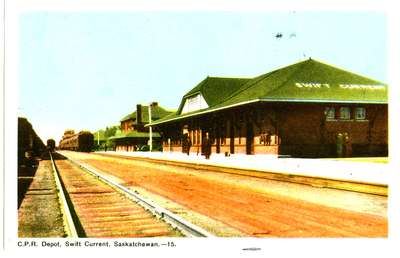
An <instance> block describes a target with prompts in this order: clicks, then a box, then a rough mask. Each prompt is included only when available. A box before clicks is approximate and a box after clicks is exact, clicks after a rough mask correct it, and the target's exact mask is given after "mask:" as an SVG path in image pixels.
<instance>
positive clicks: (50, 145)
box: [47, 139, 56, 152]
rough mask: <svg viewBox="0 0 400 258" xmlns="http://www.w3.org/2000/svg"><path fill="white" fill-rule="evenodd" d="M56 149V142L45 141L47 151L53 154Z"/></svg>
mask: <svg viewBox="0 0 400 258" xmlns="http://www.w3.org/2000/svg"><path fill="white" fill-rule="evenodd" d="M55 148H56V141H55V140H54V139H48V140H47V150H48V151H51V152H53V151H54V149H55Z"/></svg>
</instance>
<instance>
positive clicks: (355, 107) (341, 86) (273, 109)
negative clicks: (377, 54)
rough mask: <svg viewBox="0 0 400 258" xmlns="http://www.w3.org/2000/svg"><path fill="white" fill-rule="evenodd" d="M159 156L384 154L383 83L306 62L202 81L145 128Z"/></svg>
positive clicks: (385, 97)
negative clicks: (156, 137)
mask: <svg viewBox="0 0 400 258" xmlns="http://www.w3.org/2000/svg"><path fill="white" fill-rule="evenodd" d="M146 126H152V128H155V129H157V131H158V132H159V133H160V135H161V137H162V144H163V151H170V152H174V151H179V152H181V151H182V144H183V139H184V137H183V136H184V135H185V136H186V137H188V138H189V139H190V142H191V148H190V152H195V153H198V154H200V153H203V152H204V142H205V141H204V139H205V138H207V139H210V141H211V144H212V145H211V152H212V153H223V154H225V155H230V154H236V153H242V154H273V155H285V156H286V155H288V156H291V157H337V156H348V157H349V156H353V157H354V156H386V155H387V154H388V135H387V130H388V101H387V85H386V84H384V83H382V82H379V81H376V80H373V79H370V78H366V77H364V76H361V75H357V74H354V73H352V72H348V71H345V70H343V69H339V68H336V67H334V66H331V65H327V64H325V63H322V62H319V61H316V60H313V59H311V58H310V59H308V60H305V61H301V62H298V63H295V64H293V65H289V66H287V67H283V68H281V69H277V70H274V71H271V72H268V73H266V74H263V75H260V76H258V77H255V78H248V79H238V78H218V77H207V78H205V79H204V80H203V81H202V82H200V83H199V84H198V85H197V86H195V87H194V88H193V89H191V90H190V91H189V92H187V93H186V94H185V95H184V96H183V97H182V100H181V103H180V105H179V108H178V110H177V111H176V112H175V113H172V114H170V115H167V116H165V117H164V118H161V119H159V120H157V121H154V122H152V123H151V124H149V125H146Z"/></svg>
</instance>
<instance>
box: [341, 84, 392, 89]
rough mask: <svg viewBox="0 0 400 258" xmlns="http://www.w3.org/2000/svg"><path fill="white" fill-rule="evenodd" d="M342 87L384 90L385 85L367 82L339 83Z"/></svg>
mask: <svg viewBox="0 0 400 258" xmlns="http://www.w3.org/2000/svg"><path fill="white" fill-rule="evenodd" d="M339 87H340V88H342V89H368V90H384V89H385V86H383V85H365V84H339Z"/></svg>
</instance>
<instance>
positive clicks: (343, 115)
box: [340, 107, 351, 120]
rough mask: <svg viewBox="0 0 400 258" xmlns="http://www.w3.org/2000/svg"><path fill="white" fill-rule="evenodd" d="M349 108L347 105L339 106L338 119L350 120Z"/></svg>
mask: <svg viewBox="0 0 400 258" xmlns="http://www.w3.org/2000/svg"><path fill="white" fill-rule="evenodd" d="M350 117H351V116H350V108H349V107H341V108H340V119H342V120H350Z"/></svg>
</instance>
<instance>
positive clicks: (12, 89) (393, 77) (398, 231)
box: [1, 0, 400, 257]
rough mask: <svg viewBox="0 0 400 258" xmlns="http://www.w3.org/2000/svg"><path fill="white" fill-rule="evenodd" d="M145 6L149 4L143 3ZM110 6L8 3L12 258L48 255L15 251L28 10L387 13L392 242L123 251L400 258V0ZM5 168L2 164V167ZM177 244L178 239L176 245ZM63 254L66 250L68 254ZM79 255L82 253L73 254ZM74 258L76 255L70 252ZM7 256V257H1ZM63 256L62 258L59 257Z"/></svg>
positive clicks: (263, 242)
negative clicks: (22, 32)
mask: <svg viewBox="0 0 400 258" xmlns="http://www.w3.org/2000/svg"><path fill="white" fill-rule="evenodd" d="M143 2H144V1H143ZM143 2H142V1H129V0H118V1H105V0H86V1H83V0H81V1H68V0H63V1H55V0H36V1H32V0H6V14H5V26H6V27H5V30H6V31H5V33H6V41H5V48H6V53H5V59H6V65H5V84H6V98H5V99H3V100H4V101H5V107H6V113H5V117H4V120H5V123H6V126H5V128H4V130H5V135H6V137H5V139H4V144H5V148H6V149H5V150H6V153H5V156H4V158H5V161H6V163H5V167H4V170H3V171H4V172H5V173H6V174H5V178H4V180H5V181H4V182H2V183H3V186H4V189H5V192H6V196H3V198H4V199H2V200H4V204H3V205H4V206H5V207H6V214H5V221H6V225H5V230H6V238H5V242H6V248H7V252H6V253H5V254H7V255H9V256H14V255H16V253H17V251H18V253H19V255H29V256H32V255H41V256H42V255H43V250H42V249H40V250H29V249H25V250H21V249H16V248H15V245H14V243H15V242H16V231H15V229H16V228H17V221H16V218H17V212H16V208H15V207H16V203H17V202H16V199H17V198H16V196H15V195H14V193H16V185H17V182H16V181H17V180H16V172H15V171H16V164H17V155H16V153H17V151H16V146H17V144H16V137H12V136H15V132H16V131H17V126H16V110H17V101H16V100H17V99H18V98H17V97H18V89H17V85H18V74H17V71H18V63H17V61H18V59H19V58H18V54H19V53H18V49H19V47H18V36H19V35H18V33H19V26H18V17H19V15H20V14H21V13H23V12H28V11H44V10H46V11H102V12H105V11H143V10H148V11H172V10H173V11H189V10H191V11H193V10H198V11H200V10H206V11H221V10H224V11H273V10H275V11H279V10H282V11H288V10H294V9H295V10H316V11H334V10H337V11H385V12H387V13H388V17H389V18H390V19H389V31H388V33H389V46H388V57H389V65H388V67H389V71H388V72H389V80H388V85H389V99H390V100H389V103H390V104H389V108H390V110H389V117H390V119H389V121H390V122H389V123H390V124H389V128H390V133H389V137H390V142H391V144H390V159H391V161H390V166H391V169H392V172H393V173H392V182H393V184H392V185H390V195H389V199H390V206H389V219H390V220H389V226H390V227H389V229H390V231H389V233H390V235H389V239H338V240H332V239H328V240H327V239H312V240H310V239H251V238H250V239H218V240H213V241H212V242H210V241H209V240H195V241H187V240H179V243H180V244H181V245H183V246H185V248H178V249H176V250H174V251H173V253H169V252H168V253H167V252H165V251H163V250H159V251H153V250H150V251H149V250H131V249H126V250H124V252H126V254H129V256H136V257H137V256H139V255H150V256H152V255H163V256H164V255H167V254H172V255H174V256H181V255H182V256H183V255H185V256H188V252H189V251H190V252H195V253H197V254H201V255H202V256H204V255H205V254H213V256H214V254H215V256H222V255H223V256H224V257H229V256H239V255H249V252H247V253H245V252H241V251H238V250H240V248H238V247H245V246H249V247H251V246H259V247H261V248H262V250H261V251H260V252H258V253H257V252H254V253H251V254H252V255H259V256H262V257H269V256H272V257H275V256H279V257H281V256H288V257H299V256H306V257H350V256H353V257H359V256H363V257H396V255H397V254H396V253H398V248H396V247H398V243H399V240H400V227H399V220H400V219H399V218H400V215H399V213H400V212H399V211H400V208H399V202H400V201H399V199H400V198H399V196H400V194H399V185H398V182H400V180H399V171H398V168H399V157H400V155H399V151H398V147H397V146H396V145H395V143H397V142H398V138H397V136H396V135H397V133H398V132H399V129H400V128H399V123H398V119H397V111H398V110H399V109H398V96H400V94H399V92H398V91H399V90H398V88H399V86H400V83H399V82H400V80H399V74H400V73H399V67H400V63H399V60H400V59H399V57H400V53H399V46H400V40H399V32H398V24H400V22H399V18H398V16H399V15H398V13H397V8H396V5H395V1H389V0H388V1H370V0H369V1H362V0H353V1H349V0H348V1H345V0H336V1H329V2H328V1H314V0H312V1H261V0H260V1H251V0H250V1H228V0H224V1H209V0H206V1H183V0H182V1H162V0H159V1H156V0H152V1H149V0H148V1H145V2H144V3H143ZM2 164H3V163H2ZM176 241H178V240H176ZM63 252H64V251H63ZM99 252H101V253H104V255H115V250H113V249H110V250H100V249H98V250H97V252H96V253H99ZM74 253H75V254H76V253H77V251H74ZM79 253H80V254H81V255H86V254H88V255H93V249H83V250H79ZM54 254H57V253H56V252H54V253H52V252H45V255H46V256H47V255H49V256H50V255H54ZM66 254H68V255H70V254H71V251H69V252H66ZM1 255H3V253H2V254H1ZM58 255H59V254H58ZM196 256H197V255H196Z"/></svg>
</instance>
